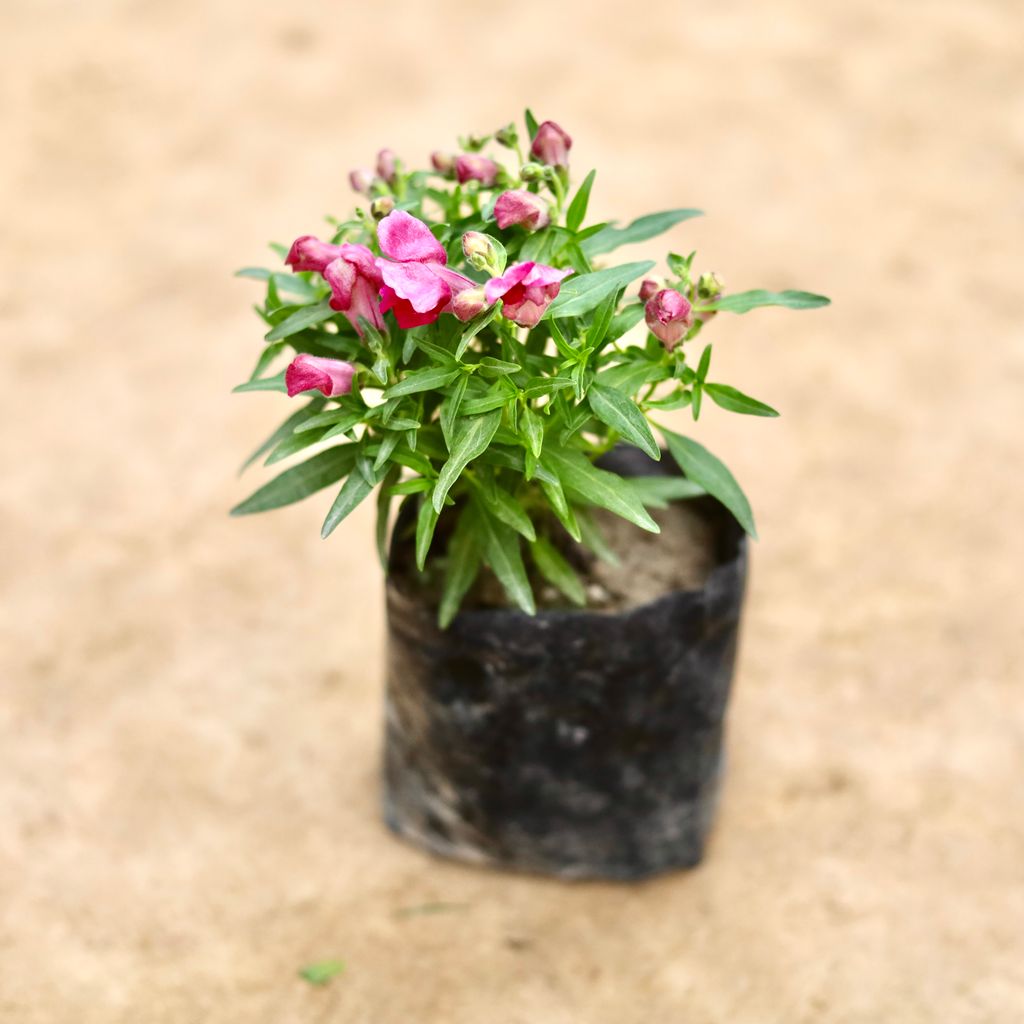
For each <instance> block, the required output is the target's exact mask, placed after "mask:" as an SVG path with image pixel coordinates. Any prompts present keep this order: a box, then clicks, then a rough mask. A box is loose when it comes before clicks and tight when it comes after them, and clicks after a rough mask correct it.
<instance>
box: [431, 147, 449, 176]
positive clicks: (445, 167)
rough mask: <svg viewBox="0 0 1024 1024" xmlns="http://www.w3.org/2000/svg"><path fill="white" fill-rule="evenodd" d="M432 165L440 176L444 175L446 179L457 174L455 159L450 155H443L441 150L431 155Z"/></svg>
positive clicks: (436, 150)
mask: <svg viewBox="0 0 1024 1024" xmlns="http://www.w3.org/2000/svg"><path fill="white" fill-rule="evenodd" d="M430 165H431V166H432V167H433V168H434V170H435V171H437V173H438V174H443V175H444V176H445V177H446V178H450V177H452V176H453V175H454V174H455V157H453V156H451V155H450V154H449V153H442V152H441V150H439V149H435V150H434V152H433V153H431V154H430Z"/></svg>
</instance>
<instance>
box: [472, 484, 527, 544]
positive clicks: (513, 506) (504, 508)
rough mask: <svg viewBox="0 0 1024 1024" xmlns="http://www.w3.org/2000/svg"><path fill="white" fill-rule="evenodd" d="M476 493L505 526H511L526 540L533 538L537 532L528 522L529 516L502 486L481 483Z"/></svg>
mask: <svg viewBox="0 0 1024 1024" xmlns="http://www.w3.org/2000/svg"><path fill="white" fill-rule="evenodd" d="M477 494H478V495H479V496H480V498H481V499H482V500H483V503H484V505H485V506H486V507H487V509H488V511H489V512H490V513H491V514H492V515H493V516H494V517H495V518H497V519H500V520H501V521H502V522H503V523H504V524H505V525H506V526H511V527H512V529H513V530H515V531H516V533H521V534H522V535H523V536H524V537H525V538H526V539H527V540H533V539H534V538H535V537H536V536H537V532H536V531H535V530H534V528H533V523H531V522H530V517H529V516H528V515H527V514H526V512H524V511H523V506H522V505H521V504H520V503H519V502H518V501H516V499H515V498H513V497H512V495H511V494H509V493H508V491H506V490H505V489H504V488H503V487H500V486H499V485H498V484H493V485H492V486H490V487H488V486H486V485H481V486H480V487H478V488H477Z"/></svg>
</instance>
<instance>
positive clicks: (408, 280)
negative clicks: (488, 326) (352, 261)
mask: <svg viewBox="0 0 1024 1024" xmlns="http://www.w3.org/2000/svg"><path fill="white" fill-rule="evenodd" d="M377 266H378V267H379V268H380V273H381V277H382V278H383V280H384V284H386V285H387V286H388V287H389V288H391V289H393V290H394V292H395V293H396V294H397V295H398V296H399V297H400V298H403V299H406V300H407V301H408V302H409V303H410V304H411V305H412V307H413V309H415V310H416V311H417V312H418V313H426V312H427V311H428V310H431V309H433V308H434V307H435V306H437V305H438V303H440V304H441V305H442V306H443V305H444V304H445V303H447V302H448V300H449V299H450V298H451V297H452V293H451V289H450V288H449V287H448V285H447V284H445V282H444V281H443V280H441V278H440V277H439V276H438V275H437V274H436V273H435V272H434V269H433V268H434V266H436V264H430V263H391V262H389V261H388V260H381V259H379V260H377Z"/></svg>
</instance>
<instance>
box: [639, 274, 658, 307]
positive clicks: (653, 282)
mask: <svg viewBox="0 0 1024 1024" xmlns="http://www.w3.org/2000/svg"><path fill="white" fill-rule="evenodd" d="M661 288H662V282H661V281H659V280H658V279H657V278H656V277H647V278H645V279H644V280H643V281H641V282H640V301H641V302H646V301H647V300H648V299H652V298H654V296H655V294H656V293H657V292H659V291H661Z"/></svg>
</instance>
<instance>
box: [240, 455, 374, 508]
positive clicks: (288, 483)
mask: <svg viewBox="0 0 1024 1024" xmlns="http://www.w3.org/2000/svg"><path fill="white" fill-rule="evenodd" d="M355 463H356V445H340V446H339V447H337V448H331V449H329V450H328V451H325V452H320V453H319V454H318V455H314V456H313V457H312V458H311V459H307V460H306V461H305V462H303V463H300V464H299V465H298V466H292V467H291V469H286V470H285V471H284V472H283V473H282V474H281V475H280V476H276V477H274V479H273V480H271V481H270V482H269V483H266V484H264V485H263V486H262V487H261V488H260V489H259V490H258V491H256V492H255V493H254V494H252V495H251V496H250V497H248V498H246V500H245V501H243V502H242V503H241V504H240V505H236V506H235V507H234V508H233V509H232V510H231V514H232V515H233V516H246V515H250V514H252V513H253V512H267V511H269V510H270V509H273V508H281V507H282V506H283V505H291V504H292V503H293V502H296V501H301V500H302V499H303V498H305V497H308V496H309V495H310V494H314V493H316V492H317V491H319V490H322V489H323V488H324V487H327V486H328V484H333V483H334V481H335V480H340V479H341V478H342V477H343V476H344V475H345V474H346V473H350V472H351V471H352V467H353V466H355Z"/></svg>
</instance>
